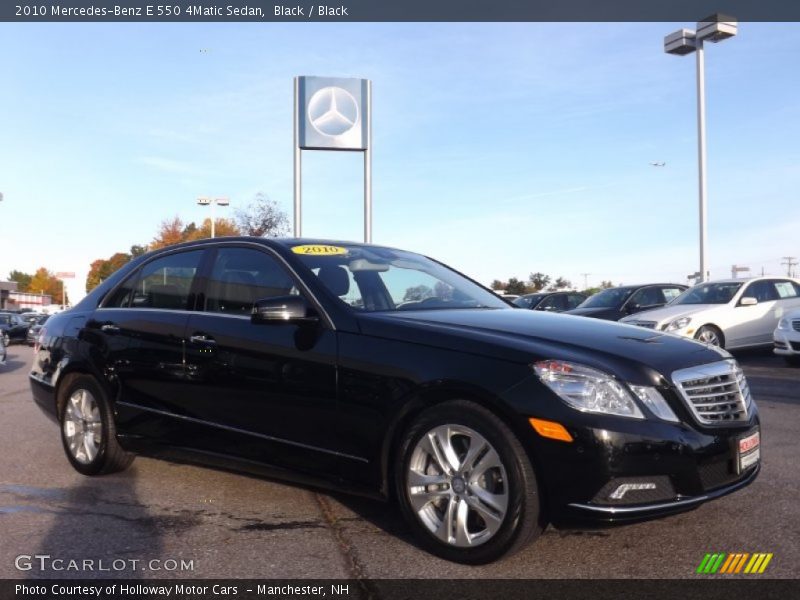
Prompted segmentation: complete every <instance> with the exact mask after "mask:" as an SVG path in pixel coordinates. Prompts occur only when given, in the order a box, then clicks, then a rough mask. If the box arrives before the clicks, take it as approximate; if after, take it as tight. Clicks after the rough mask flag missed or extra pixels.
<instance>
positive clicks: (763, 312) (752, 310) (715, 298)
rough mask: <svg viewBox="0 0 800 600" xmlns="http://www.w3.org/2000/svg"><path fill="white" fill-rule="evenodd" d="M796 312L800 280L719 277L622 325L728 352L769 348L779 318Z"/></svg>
mask: <svg viewBox="0 0 800 600" xmlns="http://www.w3.org/2000/svg"><path fill="white" fill-rule="evenodd" d="M796 308H800V281H798V280H795V279H790V278H788V277H756V278H753V279H746V280H745V279H721V280H719V281H710V282H708V283H700V284H698V285H695V286H694V287H692V288H690V289H688V290H687V291H685V292H684V293H683V294H681V295H680V296H679V297H678V298H676V299H675V300H673V301H672V302H671V303H670V304H669V305H668V306H665V307H663V308H660V309H657V310H653V311H650V312H648V313H645V314H642V315H637V316H635V317H629V318H625V319H623V320H622V321H623V322H624V323H628V324H630V325H639V326H640V327H647V328H649V329H657V330H659V331H666V332H669V333H674V334H676V335H682V336H685V337H691V338H694V339H696V340H699V341H701V342H705V343H707V344H711V345H714V346H721V347H723V348H726V349H728V350H731V349H736V348H748V347H755V346H767V345H771V344H772V343H773V333H774V331H775V329H776V327H777V326H778V322H779V321H780V319H781V317H783V316H784V315H785V314H786V313H788V312H790V311H792V310H793V309H796Z"/></svg>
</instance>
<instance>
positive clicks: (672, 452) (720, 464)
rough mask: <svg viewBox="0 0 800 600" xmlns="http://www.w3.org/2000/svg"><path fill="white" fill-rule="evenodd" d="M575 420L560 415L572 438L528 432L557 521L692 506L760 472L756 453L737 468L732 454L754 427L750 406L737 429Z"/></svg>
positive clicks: (648, 515) (592, 520)
mask: <svg viewBox="0 0 800 600" xmlns="http://www.w3.org/2000/svg"><path fill="white" fill-rule="evenodd" d="M577 418H578V420H579V421H583V422H582V423H574V424H572V425H570V424H568V423H566V422H564V421H563V420H562V421H561V422H562V424H563V425H564V426H565V427H566V429H567V430H568V431H569V433H570V435H571V436H572V438H573V441H572V442H563V441H557V440H549V439H545V438H542V437H540V436H538V435H537V434H535V433H534V434H533V436H532V438H531V445H532V453H531V455H532V457H533V459H534V463H535V466H536V469H537V472H538V473H539V477H540V483H541V484H542V485H543V487H544V495H545V497H546V499H547V507H548V512H549V517H550V520H551V521H552V522H553V523H554V524H556V525H562V526H570V525H591V524H603V523H625V522H635V521H642V520H647V519H652V518H655V517H661V516H665V515H670V514H674V513H679V512H683V511H686V510H691V509H692V508H695V507H697V506H699V505H700V504H702V503H703V502H706V501H708V500H712V499H714V498H718V497H720V496H723V495H725V494H729V493H731V492H734V491H736V490H738V489H740V488H743V487H745V486H747V485H749V484H750V483H752V482H753V481H754V480H755V478H756V477H757V476H758V473H759V471H760V459H759V461H758V462H756V463H755V464H752V465H747V466H746V467H744V468H741V467H740V463H739V454H738V452H739V440H740V439H742V438H744V437H747V436H750V435H752V434H753V433H755V432H759V433H760V425H759V420H758V414H757V410H756V408H755V406H753V409H752V413H751V415H750V418H749V420H748V421H746V422H744V421H743V422H741V423H739V424H737V426H736V427H718V428H717V427H715V428H711V427H706V428H697V427H696V426H695V425H689V424H685V423H667V422H664V421H659V422H656V421H643V420H632V419H620V418H616V419H615V418H612V417H597V416H595V417H592V416H589V415H586V414H581V415H579V416H578V417H577ZM758 452H759V456H760V452H761V448H760V443H759V450H758Z"/></svg>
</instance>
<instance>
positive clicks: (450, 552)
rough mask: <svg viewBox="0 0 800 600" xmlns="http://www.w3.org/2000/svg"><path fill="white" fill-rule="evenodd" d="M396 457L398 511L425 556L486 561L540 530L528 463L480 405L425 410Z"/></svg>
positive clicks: (513, 439)
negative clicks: (424, 549)
mask: <svg viewBox="0 0 800 600" xmlns="http://www.w3.org/2000/svg"><path fill="white" fill-rule="evenodd" d="M397 458H398V464H397V468H396V470H395V485H396V489H397V496H398V498H399V501H400V507H401V510H402V512H403V515H404V517H405V518H406V520H407V521H408V523H409V524H410V525H411V528H412V529H413V531H414V533H415V535H416V536H417V538H418V539H419V540H420V542H421V543H422V545H424V546H425V547H426V548H427V549H428V550H430V551H431V552H432V553H434V554H436V555H438V556H441V557H442V558H445V559H448V560H452V561H456V562H461V563H467V564H483V563H488V562H491V561H493V560H496V559H498V558H500V557H501V556H503V555H506V554H510V553H512V552H514V551H516V550H518V549H520V548H522V547H523V546H524V545H526V544H527V543H528V542H530V541H532V540H533V539H534V538H535V537H536V536H537V535H538V534H539V532H540V531H541V524H540V506H539V494H538V489H537V486H536V477H535V475H534V472H533V468H532V466H531V463H530V460H529V459H528V456H527V455H526V454H525V451H524V449H523V448H522V446H521V444H520V443H519V441H518V440H517V438H516V436H515V435H514V433H513V432H512V431H511V430H510V429H509V428H508V427H507V426H506V425H505V423H503V422H502V421H501V420H500V419H499V418H497V416H495V415H494V414H493V413H491V412H490V411H488V410H486V409H485V408H483V407H481V406H479V405H477V404H475V403H473V402H468V401H460V400H459V401H454V402H447V403H445V404H441V405H438V406H435V407H433V408H431V409H429V410H427V411H426V412H424V413H423V414H422V415H421V416H420V417H419V418H418V419H417V420H416V421H415V422H414V424H413V425H412V426H411V428H410V429H409V430H408V431H407V432H406V434H405V436H404V439H403V441H402V443H401V444H400V449H399V452H398V457H397Z"/></svg>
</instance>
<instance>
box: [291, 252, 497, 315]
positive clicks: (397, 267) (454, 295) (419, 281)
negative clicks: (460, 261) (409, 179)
mask: <svg viewBox="0 0 800 600" xmlns="http://www.w3.org/2000/svg"><path fill="white" fill-rule="evenodd" d="M292 252H294V253H295V254H296V255H297V257H298V258H299V259H300V261H301V262H302V263H303V264H304V265H305V266H306V267H307V268H308V269H309V270H310V271H311V272H312V273H313V274H314V275H316V276H317V278H318V279H319V281H320V282H321V283H322V284H323V285H324V286H325V287H326V288H327V289H328V291H330V292H331V293H332V294H334V295H335V296H338V297H339V299H340V300H341V301H342V302H344V303H345V304H347V305H348V306H350V307H351V308H354V309H356V310H360V311H366V312H373V311H402V310H436V309H445V308H508V309H510V308H511V307H510V306H509V305H508V304H506V303H505V302H504V301H503V300H501V299H500V298H498V297H497V296H495V295H494V294H493V293H491V292H490V291H488V290H486V289H484V288H482V287H481V286H479V285H478V284H476V283H474V282H472V281H470V280H469V279H467V278H466V277H464V276H463V275H459V274H458V273H456V272H455V271H452V270H451V269H449V268H447V267H445V266H444V265H441V264H439V263H437V262H436V261H434V260H431V259H429V258H426V257H424V256H421V255H419V254H413V253H411V252H405V251H402V250H392V249H389V248H378V247H374V246H354V245H348V244H337V245H336V246H328V245H324V246H323V245H298V246H294V247H293V248H292Z"/></svg>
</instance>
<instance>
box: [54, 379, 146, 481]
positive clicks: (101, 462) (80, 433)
mask: <svg viewBox="0 0 800 600" xmlns="http://www.w3.org/2000/svg"><path fill="white" fill-rule="evenodd" d="M68 377H70V379H69V380H68V381H66V382H65V385H66V387H65V390H64V396H63V397H64V402H63V406H62V407H61V412H60V417H61V441H62V443H63V445H64V451H65V452H66V454H67V459H68V460H69V462H70V464H71V465H72V466H73V467H74V468H75V470H76V471H78V472H79V473H82V474H83V475H102V474H107V473H116V472H117V471H122V470H124V469H127V468H128V466H130V464H131V463H132V462H133V459H134V455H133V454H131V453H129V452H126V451H125V450H123V449H122V448H121V447H120V445H119V443H118V442H117V435H116V427H115V425H114V418H113V415H112V413H111V408H110V406H109V404H108V401H107V400H106V395H105V393H104V392H103V390H102V389H101V388H100V386H99V385H98V384H97V382H96V381H95V380H94V379H93V378H92V377H89V376H88V375H72V376H69V375H68Z"/></svg>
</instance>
